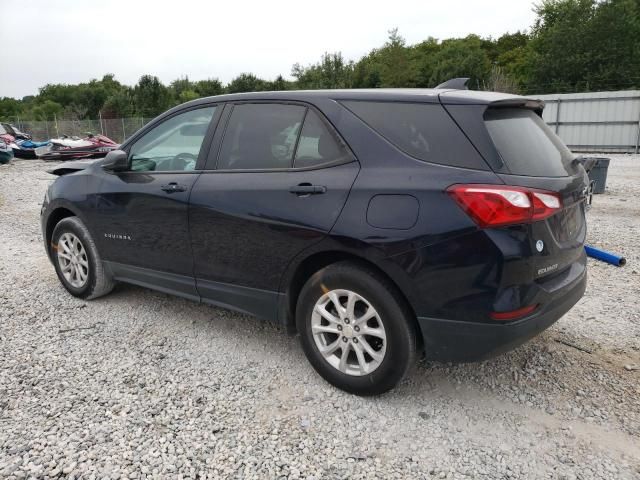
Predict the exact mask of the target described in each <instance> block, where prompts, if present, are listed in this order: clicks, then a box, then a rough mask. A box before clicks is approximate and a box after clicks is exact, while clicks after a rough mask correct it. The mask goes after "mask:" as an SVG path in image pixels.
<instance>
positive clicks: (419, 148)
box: [343, 101, 488, 170]
mask: <svg viewBox="0 0 640 480" xmlns="http://www.w3.org/2000/svg"><path fill="white" fill-rule="evenodd" d="M343 105H344V106H345V107H347V108H348V109H349V110H351V111H352V112H353V113H354V114H356V115H357V116H358V117H360V119H361V120H362V121H364V122H365V123H366V124H367V125H369V126H370V127H371V128H373V129H374V130H375V131H376V132H378V133H379V134H380V135H382V136H383V137H384V138H385V139H387V140H388V141H389V142H391V143H392V144H393V145H395V146H396V147H398V148H399V149H400V150H402V151H403V152H405V153H407V154H409V155H411V156H412V157H414V158H417V159H418V160H424V161H425V162H432V163H440V164H443V165H451V166H455V167H464V168H473V169H481V170H487V169H488V167H487V165H486V163H485V162H484V160H482V158H481V157H480V155H479V154H478V152H476V150H475V149H474V148H473V145H471V143H470V142H469V140H468V139H467V137H465V136H464V134H463V133H462V131H461V130H460V128H458V126H457V125H456V124H455V122H454V121H453V120H452V119H451V117H450V116H449V114H448V113H447V112H446V111H445V110H444V109H443V108H442V106H441V105H439V104H428V103H397V102H357V101H351V102H343Z"/></svg>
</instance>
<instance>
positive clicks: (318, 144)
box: [293, 109, 349, 168]
mask: <svg viewBox="0 0 640 480" xmlns="http://www.w3.org/2000/svg"><path fill="white" fill-rule="evenodd" d="M348 158H349V152H347V150H346V149H345V148H344V146H342V144H341V143H340V142H339V141H338V139H337V138H336V137H335V135H334V134H333V132H331V131H330V130H329V129H328V128H327V126H326V125H325V124H324V123H323V122H322V120H321V119H320V117H318V114H317V113H315V112H314V111H313V110H311V109H309V111H308V112H307V116H306V117H305V120H304V126H303V127H302V132H301V133H300V141H299V142H298V149H297V150H296V157H295V160H294V163H293V166H294V167H295V168H305V167H315V166H317V165H322V164H326V163H330V162H336V161H343V160H346V159H348Z"/></svg>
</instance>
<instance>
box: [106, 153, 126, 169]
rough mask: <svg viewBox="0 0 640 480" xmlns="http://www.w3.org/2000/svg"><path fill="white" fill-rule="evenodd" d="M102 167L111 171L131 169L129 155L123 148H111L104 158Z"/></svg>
mask: <svg viewBox="0 0 640 480" xmlns="http://www.w3.org/2000/svg"><path fill="white" fill-rule="evenodd" d="M102 168H103V169H105V170H107V171H109V172H124V171H125V170H129V155H128V154H127V152H125V151H123V150H111V151H110V152H109V153H107V156H106V157H105V158H104V161H103V162H102Z"/></svg>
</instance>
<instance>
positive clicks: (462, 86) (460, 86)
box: [436, 77, 469, 90]
mask: <svg viewBox="0 0 640 480" xmlns="http://www.w3.org/2000/svg"><path fill="white" fill-rule="evenodd" d="M468 82H469V77H460V78H452V79H450V80H447V81H446V82H444V83H441V84H440V85H438V86H437V87H436V88H452V89H453V90H469V87H467V83H468Z"/></svg>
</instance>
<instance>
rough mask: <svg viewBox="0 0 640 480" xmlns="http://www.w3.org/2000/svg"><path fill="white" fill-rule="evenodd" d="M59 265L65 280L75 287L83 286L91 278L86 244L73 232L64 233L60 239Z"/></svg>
mask: <svg viewBox="0 0 640 480" xmlns="http://www.w3.org/2000/svg"><path fill="white" fill-rule="evenodd" d="M57 250H58V265H59V266H60V271H61V272H62V275H63V276H64V278H65V280H66V281H67V282H68V283H69V285H71V286H72V287H74V288H82V287H84V286H85V284H86V283H87V280H88V279H89V259H88V258H87V252H86V251H85V249H84V245H82V242H81V241H80V239H79V238H78V237H77V236H76V235H74V234H73V233H70V232H66V233H63V234H62V236H61V237H60V239H59V240H58V249H57Z"/></svg>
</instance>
